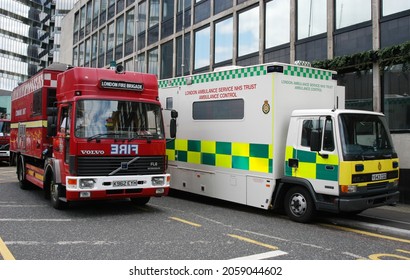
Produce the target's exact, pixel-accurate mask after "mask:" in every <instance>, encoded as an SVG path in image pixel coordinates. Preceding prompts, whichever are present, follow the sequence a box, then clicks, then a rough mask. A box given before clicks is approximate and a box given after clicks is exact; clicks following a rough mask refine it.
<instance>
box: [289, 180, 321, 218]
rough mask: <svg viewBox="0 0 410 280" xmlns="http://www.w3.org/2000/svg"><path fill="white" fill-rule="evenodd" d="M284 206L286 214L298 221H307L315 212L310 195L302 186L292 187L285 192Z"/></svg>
mask: <svg viewBox="0 0 410 280" xmlns="http://www.w3.org/2000/svg"><path fill="white" fill-rule="evenodd" d="M284 207H285V211H286V215H287V216H288V217H289V218H290V219H291V220H293V221H295V222H299V223H307V222H309V221H310V220H311V219H312V218H313V216H314V215H315V212H316V209H315V204H314V202H313V199H312V196H311V195H310V193H309V191H308V190H307V189H305V188H302V187H292V188H291V189H290V190H289V191H288V192H287V193H286V195H285V202H284Z"/></svg>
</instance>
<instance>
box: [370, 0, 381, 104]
mask: <svg viewBox="0 0 410 280" xmlns="http://www.w3.org/2000/svg"><path fill="white" fill-rule="evenodd" d="M380 1H381V0H372V46H373V50H374V51H375V50H378V49H380V24H379V21H380ZM380 79H381V77H380V67H379V63H377V62H376V63H373V111H375V112H381V108H382V107H381V102H382V91H381V81H380Z"/></svg>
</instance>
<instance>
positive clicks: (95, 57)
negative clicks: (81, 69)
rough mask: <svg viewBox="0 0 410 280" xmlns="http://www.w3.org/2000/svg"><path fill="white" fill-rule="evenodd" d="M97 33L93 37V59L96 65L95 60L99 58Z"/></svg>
mask: <svg viewBox="0 0 410 280" xmlns="http://www.w3.org/2000/svg"><path fill="white" fill-rule="evenodd" d="M97 39H98V38H97V33H94V34H93V36H92V37H91V61H92V62H93V66H94V67H95V64H94V62H95V61H96V60H97Z"/></svg>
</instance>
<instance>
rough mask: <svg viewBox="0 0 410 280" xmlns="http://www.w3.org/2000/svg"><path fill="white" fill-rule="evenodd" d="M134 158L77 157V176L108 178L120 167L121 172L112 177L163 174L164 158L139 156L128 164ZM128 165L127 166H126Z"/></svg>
mask: <svg viewBox="0 0 410 280" xmlns="http://www.w3.org/2000/svg"><path fill="white" fill-rule="evenodd" d="M134 158H135V157H78V158H77V175H78V176H109V174H110V173H112V172H113V171H115V170H117V169H118V168H120V167H121V166H122V167H123V168H122V169H121V170H119V171H118V172H116V173H115V174H112V176H121V175H155V174H163V173H164V170H165V157H163V156H159V157H148V156H141V157H139V158H138V159H136V160H135V161H133V162H132V163H130V164H127V163H128V162H130V161H131V160H133V159H134ZM127 165H128V166H127Z"/></svg>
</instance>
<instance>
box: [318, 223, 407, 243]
mask: <svg viewBox="0 0 410 280" xmlns="http://www.w3.org/2000/svg"><path fill="white" fill-rule="evenodd" d="M321 225H322V226H325V227H330V228H335V229H339V230H344V231H349V232H354V233H359V234H363V235H367V236H372V237H377V238H383V239H387V240H392V241H397V242H403V243H409V244H410V239H403V238H397V237H392V236H388V235H383V234H378V233H372V232H368V231H364V230H359V229H353V228H347V227H342V226H336V225H326V224H321Z"/></svg>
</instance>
